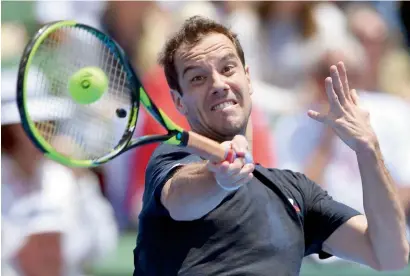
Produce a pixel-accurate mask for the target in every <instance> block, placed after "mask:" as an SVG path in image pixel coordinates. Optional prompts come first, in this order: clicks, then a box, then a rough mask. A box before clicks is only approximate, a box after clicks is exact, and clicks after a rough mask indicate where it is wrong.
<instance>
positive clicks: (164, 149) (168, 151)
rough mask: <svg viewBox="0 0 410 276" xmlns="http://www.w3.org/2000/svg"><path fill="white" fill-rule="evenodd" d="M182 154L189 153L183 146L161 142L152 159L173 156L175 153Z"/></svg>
mask: <svg viewBox="0 0 410 276" xmlns="http://www.w3.org/2000/svg"><path fill="white" fill-rule="evenodd" d="M180 154H185V155H188V154H189V153H188V152H187V151H186V149H185V148H183V147H178V146H175V145H169V144H159V145H158V146H157V147H156V148H155V150H154V151H153V153H152V155H151V158H150V160H153V159H158V158H166V157H167V156H169V157H172V156H174V155H180Z"/></svg>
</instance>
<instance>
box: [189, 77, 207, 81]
mask: <svg viewBox="0 0 410 276" xmlns="http://www.w3.org/2000/svg"><path fill="white" fill-rule="evenodd" d="M203 79H204V77H203V76H196V77H193V78H192V79H191V82H199V81H202V80H203Z"/></svg>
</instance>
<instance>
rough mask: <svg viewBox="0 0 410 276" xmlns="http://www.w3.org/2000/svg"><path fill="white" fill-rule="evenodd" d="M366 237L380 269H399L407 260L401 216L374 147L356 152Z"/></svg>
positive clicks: (379, 155) (378, 149)
mask: <svg viewBox="0 0 410 276" xmlns="http://www.w3.org/2000/svg"><path fill="white" fill-rule="evenodd" d="M357 160H358V164H359V169H360V174H361V178H362V183H363V205H364V209H365V213H366V217H367V221H368V235H369V238H370V241H371V244H372V247H373V250H374V253H375V255H376V258H377V259H378V261H379V265H380V267H381V268H386V269H394V268H395V267H402V265H403V262H406V261H407V258H408V243H407V241H406V234H405V224H406V222H405V215H404V211H403V208H402V206H401V204H400V201H399V198H398V195H397V192H396V186H395V184H394V182H393V180H392V178H391V176H390V174H389V172H388V171H387V169H386V167H385V165H384V162H383V158H382V155H381V152H380V148H379V146H378V145H376V146H374V147H372V148H371V147H369V149H366V150H364V151H362V152H359V153H357Z"/></svg>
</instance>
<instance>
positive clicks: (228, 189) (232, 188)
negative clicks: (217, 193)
mask: <svg viewBox="0 0 410 276" xmlns="http://www.w3.org/2000/svg"><path fill="white" fill-rule="evenodd" d="M215 181H216V184H217V185H218V186H219V187H220V188H221V189H222V190H224V191H226V192H233V191H236V190H238V189H239V188H240V187H241V186H242V185H241V186H235V187H228V186H225V185H224V184H222V183H221V181H218V179H216V178H215Z"/></svg>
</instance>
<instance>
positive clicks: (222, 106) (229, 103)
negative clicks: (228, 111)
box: [211, 100, 237, 111]
mask: <svg viewBox="0 0 410 276" xmlns="http://www.w3.org/2000/svg"><path fill="white" fill-rule="evenodd" d="M236 104H237V102H236V101H234V100H229V101H224V102H222V103H219V104H216V105H213V106H212V107H211V111H218V110H223V109H225V108H227V107H231V106H234V105H236Z"/></svg>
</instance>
